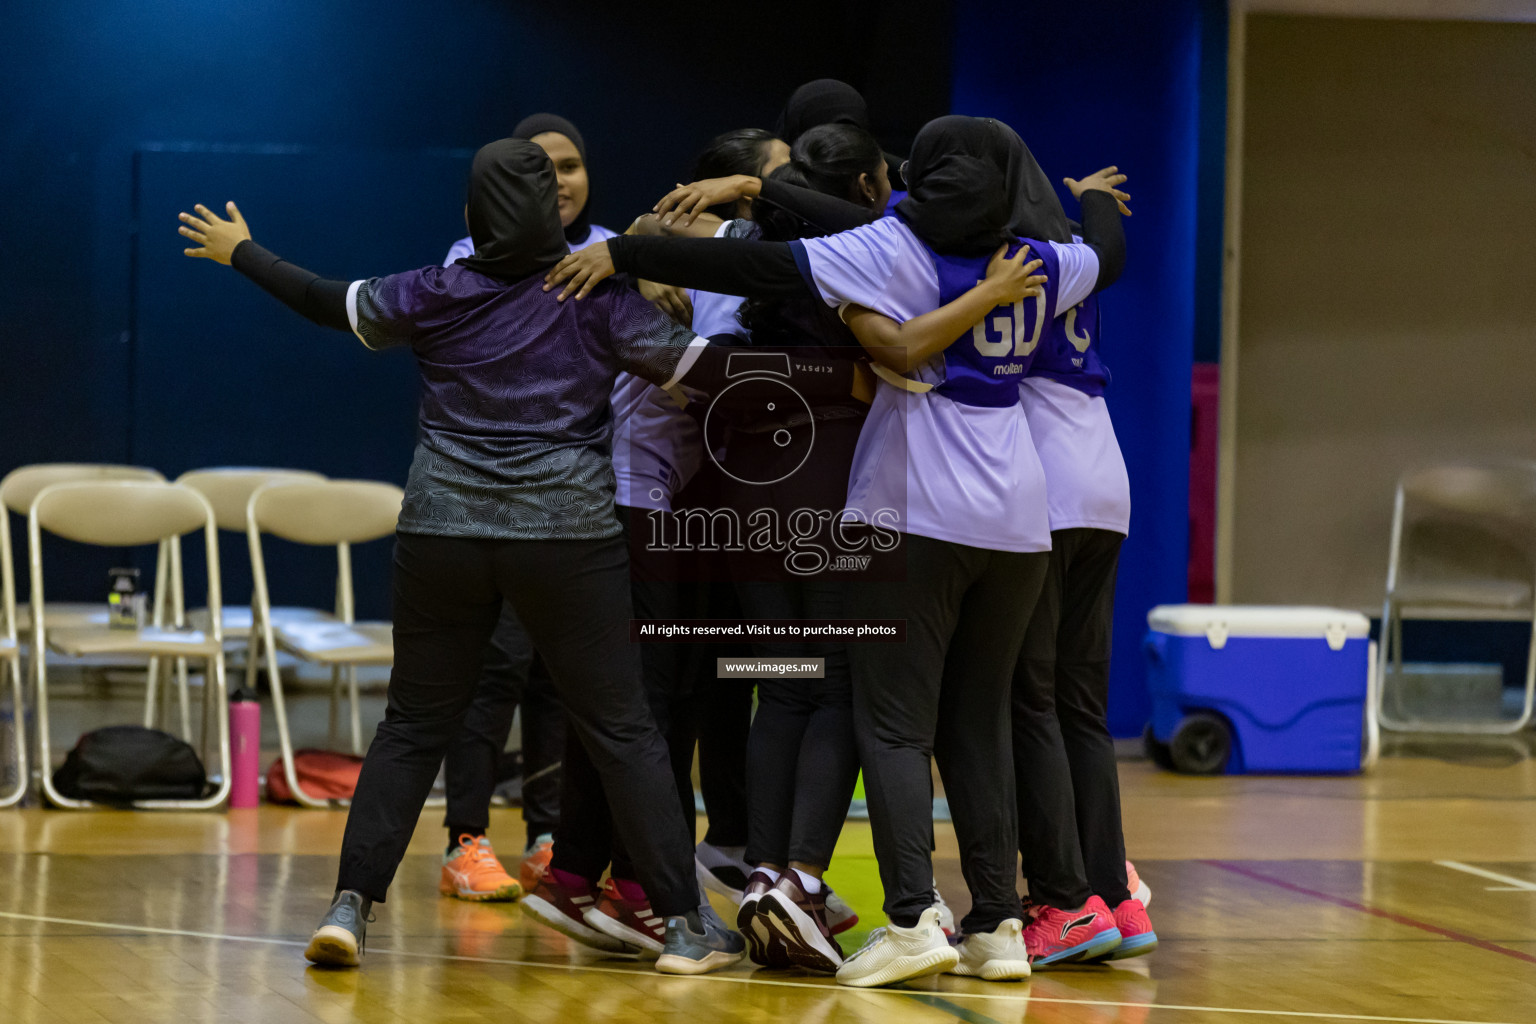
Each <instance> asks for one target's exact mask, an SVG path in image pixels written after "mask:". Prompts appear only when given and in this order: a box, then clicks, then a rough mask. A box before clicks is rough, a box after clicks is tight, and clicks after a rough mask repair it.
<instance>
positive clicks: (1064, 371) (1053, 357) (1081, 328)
mask: <svg viewBox="0 0 1536 1024" xmlns="http://www.w3.org/2000/svg"><path fill="white" fill-rule="evenodd" d="M1029 375H1030V376H1031V377H1045V378H1047V379H1049V380H1054V381H1056V382H1057V383H1058V384H1065V385H1066V386H1067V387H1069V388H1076V389H1077V390H1078V391H1081V392H1083V393H1084V394H1087V395H1093V396H1094V397H1098V396H1101V395H1103V394H1104V391H1105V390H1106V389H1107V388H1108V387H1109V381H1110V376H1109V368H1108V367H1107V366H1105V365H1104V360H1103V359H1101V358H1099V295H1098V293H1097V292H1094V293H1093V294H1092V295H1089V296H1088V297H1087V298H1086V299H1084V300H1083V301H1082V302H1079V303H1078V304H1077V305H1075V306H1073V307H1072V308H1071V309H1069V310H1067V311H1066V312H1065V313H1063V314H1062V315H1061V316H1059V317H1057V318H1056V319H1054V320H1052V321H1051V323H1050V326H1049V327H1047V328H1046V332H1045V340H1044V341H1043V342H1042V343H1041V345H1040V351H1039V352H1038V353H1036V355H1035V363H1034V366H1032V367H1031V368H1030V371H1029Z"/></svg>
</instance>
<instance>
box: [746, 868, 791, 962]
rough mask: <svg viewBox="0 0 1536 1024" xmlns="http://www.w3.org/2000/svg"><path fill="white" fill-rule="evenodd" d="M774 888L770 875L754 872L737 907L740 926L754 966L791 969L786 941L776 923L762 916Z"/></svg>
mask: <svg viewBox="0 0 1536 1024" xmlns="http://www.w3.org/2000/svg"><path fill="white" fill-rule="evenodd" d="M772 889H773V879H772V878H771V877H769V875H768V872H766V871H754V872H752V877H751V878H750V879H748V880H747V887H746V890H745V891H744V892H743V893H742V896H741V901H740V905H739V906H738V907H737V908H736V927H737V928H738V929H739V930H740V931H741V934H742V935H743V936H745V937H746V941H747V947H748V950H749V951H750V953H751V956H752V962H753V963H755V964H757V965H759V966H760V967H789V966H792V962H791V961H790V959H789V954H788V952H786V951H785V949H784V940H783V938H782V937H780V935H779V933H778V932H777V931H775V930H774V928H773V923H772V922H771V921H770V920H769V919H768V918H767V917H765V916H764V915H763V914H761V913H760V911H761V910H762V905H761V904H762V899H763V897H764V896H765V895H767V894H768V893H769V892H770V891H771V890H772Z"/></svg>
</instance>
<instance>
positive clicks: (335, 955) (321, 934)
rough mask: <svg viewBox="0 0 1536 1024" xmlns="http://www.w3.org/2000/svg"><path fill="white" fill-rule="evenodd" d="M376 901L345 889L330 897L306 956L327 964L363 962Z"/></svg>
mask: <svg viewBox="0 0 1536 1024" xmlns="http://www.w3.org/2000/svg"><path fill="white" fill-rule="evenodd" d="M372 911H373V901H372V900H370V899H367V898H365V897H364V896H363V894H362V893H359V892H354V891H352V890H351V889H343V890H342V891H341V892H338V893H337V894H336V895H335V896H334V897H333V898H332V899H331V909H330V910H328V911H326V912H325V917H323V918H321V919H320V927H318V928H316V929H315V934H314V935H311V936H310V938H309V945H308V946H306V947H304V959H306V960H308V961H309V962H310V963H312V964H321V965H323V966H325V967H356V966H357V965H358V964H360V963H362V959H363V946H364V945H365V944H366V941H367V936H368V922H369V921H372V920H373V913H372Z"/></svg>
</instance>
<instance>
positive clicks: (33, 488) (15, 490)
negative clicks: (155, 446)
mask: <svg viewBox="0 0 1536 1024" xmlns="http://www.w3.org/2000/svg"><path fill="white" fill-rule="evenodd" d="M164 479H165V477H164V476H162V475H161V474H160V473H159V472H157V471H155V470H153V469H149V468H147V467H144V466H124V465H118V464H117V463H111V462H40V463H36V464H34V465H31V466H22V467H20V468H18V469H14V470H12V471H11V472H9V473H7V474H6V475H5V477H4V479H0V506H3V509H0V517H8V515H9V513H10V512H15V513H16V514H17V515H19V516H25V515H26V514H27V510H28V509H30V508H31V507H32V501H33V499H34V498H36V497H37V496H38V494H39V493H41V491H42V490H43V488H45V487H51V486H53V485H54V484H61V483H67V482H70V481H74V480H151V481H157V480H164ZM0 528H3V529H4V530H5V540H6V543H4V544H0V569H3V571H6V572H10V573H12V579H14V578H15V576H14V571H15V570H14V566H13V564H12V562H11V545H10V542H9V537H10V526H9V523H4V524H0ZM103 593H105V586H103ZM159 596H160V595H159V594H158V593H157V594H156V597H157V598H158V597H159ZM17 616H18V617H17V618H16V619H15V620H13V621H14V622H15V624H16V634H17V636H18V637H20V638H21V639H25V638H26V637H27V636H28V635H29V634H30V633H31V632H32V618H31V609H30V608H27V607H23V608H20V609H18V610H17ZM48 616H49V618H51V619H52V620H53V624H54V625H55V626H66V625H68V626H89V625H101V624H103V623H105V622H106V621H107V603H106V601H105V600H102V601H83V602H68V601H56V602H54V603H53V604H50V605H49V606H48Z"/></svg>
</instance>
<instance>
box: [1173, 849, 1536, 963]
mask: <svg viewBox="0 0 1536 1024" xmlns="http://www.w3.org/2000/svg"><path fill="white" fill-rule="evenodd" d="M1198 863H1201V864H1207V865H1209V866H1211V867H1213V868H1220V869H1221V870H1222V871H1230V872H1231V873H1232V874H1234V875H1242V876H1243V877H1244V878H1251V879H1253V880H1254V881H1255V882H1263V883H1265V884H1266V885H1273V886H1275V887H1276V888H1278V889H1284V890H1286V891H1287V892H1294V893H1299V894H1301V895H1303V896H1311V897H1312V898H1313V899H1317V900H1322V901H1323V902H1324V903H1332V904H1333V905H1334V906H1337V907H1345V908H1347V909H1349V910H1358V911H1359V912H1360V913H1362V914H1370V915H1371V916H1372V917H1379V918H1382V919H1383V920H1387V921H1392V922H1394V923H1395V924H1401V925H1407V926H1408V927H1409V928H1417V929H1419V930H1420V931H1426V932H1430V933H1431V934H1434V935H1440V936H1443V937H1444V938H1447V939H1454V940H1455V941H1457V942H1463V943H1466V944H1467V945H1469V946H1476V947H1477V948H1478V949H1484V950H1487V951H1488V952H1490V953H1502V954H1503V955H1504V956H1508V957H1514V958H1515V959H1516V960H1524V961H1525V962H1526V963H1529V964H1536V956H1532V955H1531V954H1530V953H1525V952H1522V951H1520V950H1518V949H1510V948H1509V947H1508V946H1501V945H1499V944H1498V943H1497V942H1489V941H1488V940H1487V939H1479V938H1478V937H1477V936H1475V935H1468V934H1466V933H1465V932H1458V931H1452V930H1451V929H1449V928H1442V927H1440V926H1439V925H1437V924H1430V923H1429V922H1427V921H1420V920H1418V919H1417V918H1412V917H1407V916H1405V915H1403V914H1394V913H1392V912H1391V911H1390V910H1382V909H1380V908H1378V907H1372V906H1369V905H1367V904H1364V903H1357V902H1355V901H1354V900H1352V899H1347V898H1345V897H1343V896H1334V895H1333V894H1331V893H1326V892H1319V891H1318V890H1316V889H1308V888H1307V887H1306V886H1304V885H1296V884H1295V883H1294V882H1287V881H1285V880H1284V879H1280V878H1273V877H1271V876H1269V875H1266V874H1263V873H1262V872H1259V871H1254V870H1252V869H1250V868H1245V867H1243V866H1242V865H1241V864H1233V863H1231V862H1230V861H1223V860H1202V861H1199V862H1198Z"/></svg>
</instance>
